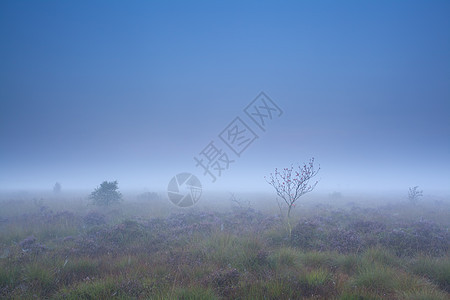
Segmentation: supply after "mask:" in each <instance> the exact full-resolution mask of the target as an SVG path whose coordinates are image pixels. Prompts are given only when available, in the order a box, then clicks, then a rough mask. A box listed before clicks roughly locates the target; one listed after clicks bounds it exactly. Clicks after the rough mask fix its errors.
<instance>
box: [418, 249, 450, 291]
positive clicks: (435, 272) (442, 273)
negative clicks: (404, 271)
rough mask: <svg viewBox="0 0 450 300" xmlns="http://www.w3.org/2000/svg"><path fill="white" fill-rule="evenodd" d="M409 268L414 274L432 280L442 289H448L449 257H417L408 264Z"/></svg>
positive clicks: (449, 287) (449, 278) (449, 289)
mask: <svg viewBox="0 0 450 300" xmlns="http://www.w3.org/2000/svg"><path fill="white" fill-rule="evenodd" d="M410 269H411V271H412V272H414V273H415V274H417V275H421V276H424V277H426V278H427V279H429V280H431V281H433V282H434V283H436V284H437V285H439V286H440V287H441V288H442V289H444V290H446V291H450V257H448V256H447V257H445V258H432V257H427V256H423V257H418V258H417V259H415V260H414V261H413V262H412V263H411V264H410Z"/></svg>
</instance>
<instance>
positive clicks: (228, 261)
mask: <svg viewBox="0 0 450 300" xmlns="http://www.w3.org/2000/svg"><path fill="white" fill-rule="evenodd" d="M62 198H63V197H62ZM62 198H61V199H59V198H58V197H55V196H53V197H48V198H43V199H41V198H35V199H33V198H30V197H28V198H27V197H23V199H12V198H11V197H9V196H8V197H3V199H2V200H1V202H0V207H1V209H0V298H5V299H36V298H40V299H46V298H48V299H449V297H450V255H449V244H450V232H449V225H450V204H449V203H448V202H445V201H437V202H432V201H430V203H427V202H426V201H425V199H424V200H423V201H422V202H420V203H418V204H417V205H412V204H410V203H407V202H395V203H394V202H393V203H391V204H382V205H380V206H378V207H374V206H373V205H372V206H368V205H366V204H364V203H363V202H361V203H359V202H350V203H348V202H346V201H345V199H340V200H339V202H337V201H330V199H329V198H328V199H323V201H321V200H320V199H316V200H314V201H309V202H306V204H304V205H303V206H300V207H297V208H296V209H295V214H294V216H293V224H294V226H293V230H292V236H291V237H289V235H288V234H287V231H286V228H285V225H284V223H283V221H282V219H281V218H280V217H279V215H278V211H277V207H276V205H275V206H273V207H268V206H267V205H260V204H258V205H256V203H258V201H257V199H250V200H251V201H250V203H248V202H247V201H246V200H247V199H244V200H239V201H238V202H232V201H230V200H229V199H228V200H227V202H226V201H225V202H226V205H225V204H223V203H222V206H220V205H217V206H215V205H213V204H212V205H210V206H206V205H203V206H201V205H199V206H194V207H193V208H189V209H177V208H175V207H174V206H172V205H171V204H170V203H168V200H166V199H158V198H154V199H150V198H151V197H149V199H146V198H145V197H140V198H139V197H128V198H127V197H125V201H124V202H123V203H121V204H118V205H115V206H110V207H107V208H98V207H95V206H92V205H88V202H87V200H86V199H85V198H83V197H76V196H74V197H69V196H66V197H65V199H62ZM205 202H207V201H206V200H205ZM327 203H332V204H327ZM372 203H373V202H372Z"/></svg>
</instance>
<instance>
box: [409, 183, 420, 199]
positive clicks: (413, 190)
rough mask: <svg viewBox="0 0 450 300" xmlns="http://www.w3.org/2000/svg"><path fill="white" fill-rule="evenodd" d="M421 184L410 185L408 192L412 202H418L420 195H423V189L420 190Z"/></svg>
mask: <svg viewBox="0 0 450 300" xmlns="http://www.w3.org/2000/svg"><path fill="white" fill-rule="evenodd" d="M418 188H419V186H417V185H416V186H415V187H410V188H409V192H408V199H409V201H411V203H412V204H416V203H417V201H418V200H419V198H420V197H422V196H423V191H420V190H418Z"/></svg>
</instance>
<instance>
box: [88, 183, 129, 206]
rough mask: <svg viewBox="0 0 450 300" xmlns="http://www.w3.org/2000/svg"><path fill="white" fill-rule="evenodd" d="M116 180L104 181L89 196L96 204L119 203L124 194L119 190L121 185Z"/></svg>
mask: <svg viewBox="0 0 450 300" xmlns="http://www.w3.org/2000/svg"><path fill="white" fill-rule="evenodd" d="M118 185H119V184H118V182H117V180H116V181H109V182H108V181H103V182H102V184H100V187H97V188H96V189H95V190H94V191H93V192H92V193H91V195H90V196H89V198H90V199H91V200H92V203H93V204H94V205H100V206H108V205H111V204H114V203H119V202H120V201H121V200H122V194H121V193H120V192H119V191H118V189H119V186H118Z"/></svg>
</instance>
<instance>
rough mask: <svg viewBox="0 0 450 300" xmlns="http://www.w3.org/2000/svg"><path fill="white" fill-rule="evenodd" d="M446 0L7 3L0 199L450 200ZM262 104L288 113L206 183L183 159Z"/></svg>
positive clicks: (1, 23)
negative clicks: (226, 195)
mask: <svg viewBox="0 0 450 300" xmlns="http://www.w3.org/2000/svg"><path fill="white" fill-rule="evenodd" d="M449 28H450V3H449V2H448V1H342V2H341V1H339V2H338V1H255V2H252V1H245V2H244V1H192V2H191V1H189V2H188V1H133V2H125V1H39V2H38V1H2V2H1V3H0V31H1V36H2V39H1V47H0V66H1V67H0V101H1V108H0V189H26V188H48V189H51V187H52V186H53V184H54V183H55V182H56V181H59V182H61V184H62V186H63V189H64V188H88V189H91V188H93V187H95V186H97V185H98V184H99V183H100V182H101V181H103V180H115V179H117V180H118V181H119V184H120V186H122V187H124V188H138V189H149V190H153V189H158V190H159V189H165V187H166V186H167V183H168V182H169V180H170V178H171V177H172V176H174V175H175V174H177V173H180V172H192V173H194V174H195V175H197V176H198V177H199V179H200V180H201V181H202V184H203V185H204V187H205V188H208V189H222V190H230V191H233V190H239V189H252V190H267V189H270V187H269V186H268V185H267V184H266V183H265V182H264V175H267V174H268V173H270V172H271V171H272V170H273V169H274V168H275V167H279V168H280V167H285V166H289V165H290V164H291V163H296V162H303V161H307V160H308V159H309V158H310V157H313V156H314V157H315V158H316V161H317V162H318V163H320V165H321V173H320V179H321V182H320V186H318V189H319V187H320V188H322V191H334V190H336V191H340V190H371V191H389V190H400V191H401V190H405V191H406V190H407V188H408V187H409V186H414V185H419V186H421V188H422V189H424V191H425V192H426V191H433V192H435V191H440V192H446V193H449V192H450V188H449V182H450V138H449V137H450V118H449V116H450V84H449V83H450V30H449ZM261 91H264V92H265V93H267V95H268V96H269V97H270V98H271V99H272V100H273V101H274V102H275V103H277V104H278V105H279V106H280V108H281V109H282V110H283V112H284V113H283V115H282V116H281V117H280V118H277V119H274V120H273V122H271V124H270V126H268V129H267V131H266V132H265V133H262V132H257V133H258V135H259V139H257V140H256V141H255V142H254V143H253V144H252V145H251V146H250V147H249V148H248V149H247V150H246V151H245V153H243V154H242V155H241V157H239V158H237V159H236V161H235V163H234V164H232V165H231V166H230V169H229V170H226V171H225V172H224V173H223V174H222V176H221V177H220V178H219V179H218V180H217V181H216V182H215V183H211V182H210V180H209V179H208V178H207V177H204V176H203V173H202V170H200V169H199V168H197V167H196V166H195V161H194V160H193V157H194V156H196V155H198V153H199V152H200V151H201V150H202V149H203V148H204V147H205V146H206V145H207V144H208V143H209V142H210V141H211V140H217V141H218V134H219V133H220V132H221V131H222V130H223V129H224V128H225V127H226V126H227V125H228V124H229V123H230V122H231V121H232V120H233V119H234V118H235V117H236V116H245V115H244V114H243V109H244V108H245V107H246V106H247V104H248V103H249V102H251V101H252V100H253V99H254V98H255V97H256V96H257V95H258V94H259V93H260V92H261Z"/></svg>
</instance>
